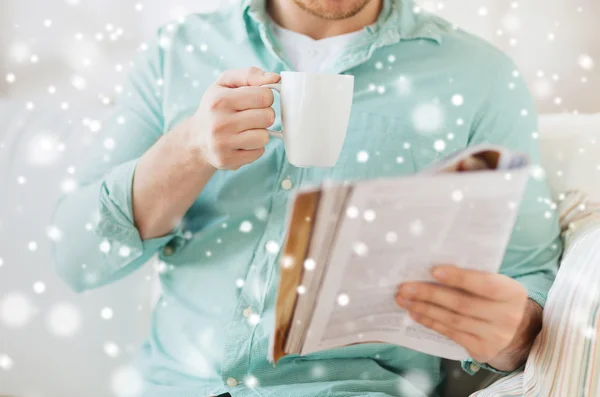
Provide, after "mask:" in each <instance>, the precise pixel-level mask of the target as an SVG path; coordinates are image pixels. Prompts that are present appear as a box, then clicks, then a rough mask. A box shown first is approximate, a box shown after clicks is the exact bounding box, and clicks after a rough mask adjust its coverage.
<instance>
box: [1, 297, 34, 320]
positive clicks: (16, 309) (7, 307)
mask: <svg viewBox="0 0 600 397" xmlns="http://www.w3.org/2000/svg"><path fill="white" fill-rule="evenodd" d="M36 314H37V308H35V307H34V306H33V305H32V304H31V302H30V301H29V298H28V297H27V296H25V295H23V294H21V293H9V294H6V295H4V297H3V298H2V299H1V300H0V323H2V324H3V325H5V326H6V327H9V328H22V327H24V326H26V325H27V324H28V323H29V322H30V321H31V319H32V318H33V317H34V316H35V315H36Z"/></svg>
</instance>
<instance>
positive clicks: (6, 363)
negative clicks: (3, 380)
mask: <svg viewBox="0 0 600 397" xmlns="http://www.w3.org/2000/svg"><path fill="white" fill-rule="evenodd" d="M14 366H15V362H14V361H13V359H12V358H10V357H9V356H8V355H7V354H0V369H1V370H3V371H10V370H11V369H12V368H13V367H14Z"/></svg>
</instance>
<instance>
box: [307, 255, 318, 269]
mask: <svg viewBox="0 0 600 397" xmlns="http://www.w3.org/2000/svg"><path fill="white" fill-rule="evenodd" d="M315 267H317V263H316V262H315V260H314V259H312V258H307V259H306V260H305V261H304V268H305V269H306V270H308V271H311V270H315Z"/></svg>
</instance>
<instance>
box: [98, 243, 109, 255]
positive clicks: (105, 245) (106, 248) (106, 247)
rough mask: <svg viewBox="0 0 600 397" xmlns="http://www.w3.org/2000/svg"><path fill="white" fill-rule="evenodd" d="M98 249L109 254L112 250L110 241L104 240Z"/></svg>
mask: <svg viewBox="0 0 600 397" xmlns="http://www.w3.org/2000/svg"><path fill="white" fill-rule="evenodd" d="M98 248H99V249H100V252H102V253H105V254H108V253H109V252H110V249H111V246H110V242H109V241H108V240H104V241H102V242H101V243H100V245H99V246H98Z"/></svg>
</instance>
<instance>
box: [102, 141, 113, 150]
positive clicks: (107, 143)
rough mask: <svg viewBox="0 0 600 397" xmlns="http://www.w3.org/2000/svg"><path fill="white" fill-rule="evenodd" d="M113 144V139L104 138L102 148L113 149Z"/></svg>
mask: <svg viewBox="0 0 600 397" xmlns="http://www.w3.org/2000/svg"><path fill="white" fill-rule="evenodd" d="M115 145H116V144H115V140H114V139H113V138H106V139H105V140H104V149H106V150H113V149H114V148H115Z"/></svg>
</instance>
